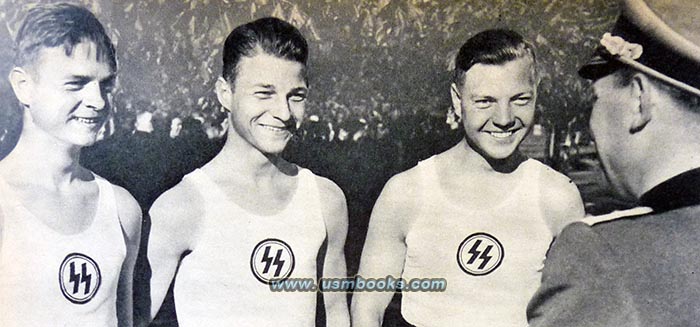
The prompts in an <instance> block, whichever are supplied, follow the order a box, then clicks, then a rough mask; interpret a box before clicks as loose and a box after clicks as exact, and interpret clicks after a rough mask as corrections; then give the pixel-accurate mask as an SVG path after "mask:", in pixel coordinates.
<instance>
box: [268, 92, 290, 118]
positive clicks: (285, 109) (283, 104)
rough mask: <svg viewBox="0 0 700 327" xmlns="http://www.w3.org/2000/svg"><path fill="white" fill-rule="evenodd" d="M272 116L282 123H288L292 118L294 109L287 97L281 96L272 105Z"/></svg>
mask: <svg viewBox="0 0 700 327" xmlns="http://www.w3.org/2000/svg"><path fill="white" fill-rule="evenodd" d="M272 106H274V107H273V108H272V114H273V115H274V116H275V117H276V118H277V119H279V120H281V121H284V122H286V121H288V120H290V119H291V118H292V108H291V107H290V103H289V99H287V97H283V96H279V97H277V99H276V100H275V101H274V103H273V104H272Z"/></svg>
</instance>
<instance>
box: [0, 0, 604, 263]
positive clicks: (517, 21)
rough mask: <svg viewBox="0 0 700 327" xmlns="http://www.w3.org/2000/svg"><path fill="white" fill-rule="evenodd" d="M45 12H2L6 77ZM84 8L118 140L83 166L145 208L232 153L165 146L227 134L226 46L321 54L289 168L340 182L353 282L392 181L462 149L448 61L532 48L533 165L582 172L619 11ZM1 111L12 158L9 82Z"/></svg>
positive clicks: (563, 2) (379, 4) (126, 3)
mask: <svg viewBox="0 0 700 327" xmlns="http://www.w3.org/2000/svg"><path fill="white" fill-rule="evenodd" d="M43 2H52V1H25V0H0V23H1V25H2V26H3V28H0V72H1V73H2V74H5V75H6V74H7V73H8V72H9V69H11V58H12V42H11V39H12V37H13V36H14V33H15V31H16V29H17V27H18V24H19V22H20V21H21V19H22V18H23V15H24V12H25V10H26V9H28V8H30V7H32V6H34V5H36V3H43ZM73 2H76V1H73ZM77 3H81V4H83V5H85V6H86V7H88V8H90V9H91V10H92V11H93V12H95V13H96V15H97V16H98V18H100V20H101V21H102V22H103V23H104V25H105V26H106V27H107V29H108V31H109V32H110V33H111V36H112V40H113V41H114V42H115V43H116V45H117V51H118V55H119V64H120V69H119V82H118V87H117V89H116V91H115V94H114V103H113V108H114V110H115V115H114V124H113V128H111V130H110V131H109V133H111V134H113V135H112V136H111V137H107V138H106V139H105V141H102V142H100V143H99V144H98V145H97V146H96V147H94V148H93V149H87V151H86V152H87V153H88V154H87V155H85V158H84V159H85V160H84V161H85V164H86V165H88V166H89V167H90V168H92V169H94V170H95V171H97V172H98V173H101V174H103V175H105V176H106V177H107V178H109V179H110V180H112V181H113V182H115V183H117V184H121V185H123V186H125V187H127V188H128V189H130V190H131V191H132V193H134V195H135V196H136V197H137V199H138V200H139V202H141V204H142V206H143V207H144V208H145V209H146V208H148V206H149V205H150V203H151V202H152V201H153V200H154V199H155V197H156V196H157V195H158V194H159V193H160V192H162V191H163V190H164V189H166V188H167V187H169V186H171V185H173V184H174V183H176V182H177V180H178V179H179V178H180V177H181V176H182V174H184V173H186V172H187V171H189V170H191V169H193V168H194V167H196V166H198V165H201V164H202V163H204V162H205V161H206V160H207V159H208V158H209V157H211V156H212V155H214V154H215V153H216V149H217V147H218V146H220V144H221V142H222V141H221V140H219V137H218V136H214V137H211V138H206V137H201V135H200V136H199V137H198V138H197V139H196V142H195V141H188V142H184V143H183V144H184V145H183V144H180V145H173V144H170V143H167V142H168V141H167V137H162V135H163V134H167V129H168V128H169V124H170V122H169V120H170V119H171V118H173V117H176V116H177V117H182V118H188V117H189V118H192V117H194V118H197V119H198V121H199V122H200V124H201V127H197V128H205V127H207V126H208V128H209V129H215V128H216V126H220V123H221V121H222V119H223V118H224V115H223V113H222V112H221V110H220V108H219V106H218V104H217V102H216V98H215V96H214V92H213V87H214V81H215V80H216V78H217V77H218V75H219V74H220V61H221V47H222V43H223V40H224V39H225V37H226V35H227V34H228V33H229V32H230V31H231V30H232V29H233V28H234V27H235V26H237V25H239V24H241V23H244V22H247V21H250V20H252V19H255V18H259V17H264V16H277V17H280V18H283V19H286V20H288V21H290V22H291V23H293V24H294V25H296V26H298V27H299V28H300V29H301V31H302V33H303V34H304V35H305V36H306V37H307V39H308V41H309V44H310V47H311V49H310V52H311V57H310V63H309V71H310V85H311V89H312V93H311V96H310V100H309V101H310V102H309V104H308V106H307V108H308V111H307V120H306V121H305V124H304V126H303V130H302V132H300V133H299V136H298V138H296V139H295V141H294V142H293V143H292V144H291V146H290V147H289V149H288V151H286V153H285V155H286V156H287V157H288V158H290V160H293V161H295V162H297V163H299V164H301V165H303V166H306V167H309V168H311V169H312V170H314V171H315V172H317V173H319V174H321V175H324V176H327V177H330V178H331V179H332V180H334V181H336V183H338V184H339V185H340V186H341V188H342V189H343V190H344V191H345V193H346V196H347V199H348V206H349V209H350V219H351V222H350V224H351V225H350V232H349V235H348V243H347V244H348V245H347V248H346V250H347V253H348V268H349V273H350V274H353V273H355V272H356V270H357V266H358V264H359V254H360V250H361V247H362V244H363V242H364V236H365V231H366V226H367V221H368V219H369V213H370V210H371V207H372V205H373V203H374V201H375V199H376V197H377V196H378V194H379V192H380V190H381V188H382V186H383V185H384V183H385V182H386V180H387V179H388V178H389V177H390V176H392V175H393V174H395V173H397V172H399V171H401V170H404V169H406V168H408V167H410V166H412V165H414V164H415V163H416V162H417V161H418V160H420V159H423V158H426V157H428V156H430V155H432V154H435V153H438V152H439V151H441V150H443V149H446V148H447V147H449V146H451V145H452V144H454V142H456V140H458V139H459V138H460V137H461V135H460V132H459V131H458V130H457V131H455V130H452V129H451V128H450V126H449V125H448V124H446V123H445V119H446V113H447V109H448V107H449V92H448V90H449V88H448V86H449V82H450V78H451V74H450V70H451V67H450V62H451V61H452V58H453V56H454V55H455V54H456V51H457V50H458V48H459V46H460V45H461V44H462V43H463V42H464V41H465V40H466V39H468V38H469V37H470V36H472V35H473V34H475V33H477V32H479V31H481V30H483V29H487V28H494V27H505V28H511V29H515V30H517V31H519V32H520V33H521V34H523V35H524V36H525V37H526V38H527V39H528V40H530V41H531V42H532V43H533V44H534V45H535V47H536V49H537V52H538V56H539V60H540V68H541V72H542V75H543V81H542V84H541V86H540V96H539V99H538V109H539V111H540V112H541V115H540V124H541V125H542V127H543V131H544V133H543V136H541V137H539V138H533V139H534V140H536V141H533V142H531V143H532V144H531V145H530V146H529V149H530V153H531V155H534V156H536V157H539V158H541V159H543V160H545V161H547V162H548V163H550V164H552V165H554V166H555V167H557V168H560V169H567V168H568V169H572V167H571V165H567V163H568V162H566V160H567V158H568V153H567V152H566V151H562V147H565V146H567V142H569V141H570V140H569V139H568V138H570V137H571V135H573V133H575V132H578V133H579V134H580V135H579V136H581V135H583V136H582V138H581V139H582V140H583V141H581V142H583V144H584V145H585V144H586V140H587V138H586V135H587V131H586V123H585V122H586V121H587V118H586V113H585V112H586V110H585V109H586V108H588V107H589V106H590V97H589V96H588V94H587V93H586V86H587V85H586V82H585V81H583V80H582V79H580V78H578V77H577V76H576V74H575V71H576V67H578V66H579V65H580V64H582V63H583V61H585V60H586V59H587V57H588V55H589V54H590V53H591V50H592V48H593V47H594V46H595V44H596V43H597V39H598V37H600V36H601V35H602V34H603V32H604V30H605V29H606V28H608V27H609V26H610V24H611V23H612V21H613V20H614V15H615V13H616V10H617V7H616V4H615V2H614V1H610V0H608V1H606V0H462V1H440V0H402V1H399V0H375V1H370V0H308V1H301V0H297V1H292V0H252V1H251V0H245V1H244V0H220V1H215V0H147V1H137V0H115V1H106V0H82V1H77ZM0 105H1V106H2V110H0V142H1V143H0V148H1V149H0V150H1V151H0V156H2V154H3V153H6V152H7V151H9V150H10V149H11V148H12V145H13V142H14V140H15V139H16V136H17V128H16V127H17V124H18V122H19V115H18V112H19V111H18V108H17V105H16V100H15V99H14V96H13V95H12V93H11V90H10V88H9V85H8V83H7V81H6V79H1V80H0ZM145 111H147V112H150V113H152V114H153V117H154V118H153V120H154V127H155V129H156V130H155V131H154V133H153V134H154V135H161V137H160V138H158V137H152V138H151V139H148V138H147V137H146V138H142V137H134V136H130V135H134V134H131V133H132V131H133V129H134V126H133V123H134V120H135V117H136V115H137V114H138V113H141V112H145ZM198 126H199V125H198ZM199 132H201V130H200V131H199ZM200 134H201V133H200ZM187 135H189V134H185V136H181V138H185V137H186V136H187ZM579 141H580V140H579ZM577 142H578V141H577ZM569 145H570V144H569ZM183 149H184V150H183ZM565 150H566V149H565ZM584 152H585V151H584ZM589 152H590V151H589ZM589 154H590V153H589ZM160 176H164V177H160ZM587 176H588V175H587ZM596 176H597V175H596ZM596 178H598V177H588V179H589V180H588V181H586V180H584V181H583V182H581V183H582V184H580V185H579V186H583V187H586V185H587V184H586V183H589V184H590V185H599V184H596V183H594V182H591V181H590V180H591V179H592V180H597V179H596ZM597 189H598V190H600V188H597ZM593 193H595V192H593ZM595 196H601V195H600V194H598V195H595V194H593V195H588V196H587V197H588V199H587V200H589V202H590V201H591V199H593V198H594V197H595ZM593 202H595V201H593ZM590 204H591V203H589V207H591V206H590ZM591 208H592V207H591Z"/></svg>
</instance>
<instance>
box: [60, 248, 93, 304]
mask: <svg viewBox="0 0 700 327" xmlns="http://www.w3.org/2000/svg"><path fill="white" fill-rule="evenodd" d="M58 283H59V285H60V286H61V293H63V296H64V297H65V298H66V299H68V301H71V302H73V303H75V304H85V303H88V302H90V300H92V298H94V297H95V294H97V290H99V288H100V284H102V275H101V274H100V267H99V266H98V265H97V262H95V260H92V258H90V257H88V256H87V255H84V254H82V253H71V254H69V255H67V256H66V258H65V259H63V263H61V267H60V268H59V270H58Z"/></svg>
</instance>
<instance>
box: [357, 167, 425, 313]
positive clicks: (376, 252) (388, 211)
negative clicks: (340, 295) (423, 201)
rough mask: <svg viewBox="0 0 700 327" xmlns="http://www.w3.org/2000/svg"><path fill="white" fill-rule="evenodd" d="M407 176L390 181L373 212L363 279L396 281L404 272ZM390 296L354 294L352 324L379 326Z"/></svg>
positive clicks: (407, 210) (409, 188)
mask: <svg viewBox="0 0 700 327" xmlns="http://www.w3.org/2000/svg"><path fill="white" fill-rule="evenodd" d="M404 174H405V173H404ZM402 175H403V174H402ZM406 177H408V176H405V175H404V176H401V175H399V176H396V177H394V178H392V179H391V180H390V181H389V183H387V185H386V186H385V187H384V190H383V191H382V194H381V195H380V196H379V199H378V200H377V203H376V204H375V206H374V209H373V210H372V216H371V218H370V224H369V229H368V231H367V240H366V241H365V245H364V248H363V250H362V259H361V261H360V270H359V273H358V274H359V275H360V276H362V277H363V278H384V277H386V276H393V277H396V278H398V277H399V276H400V275H401V273H402V272H403V265H404V261H405V257H406V243H405V237H406V232H407V230H408V227H409V226H408V225H409V223H410V221H411V219H409V218H407V217H410V215H411V209H410V203H409V202H410V200H408V201H407V199H409V198H410V193H411V189H412V188H413V187H414V186H413V185H412V184H414V183H411V182H410V178H406ZM393 295H394V293H393V292H355V293H354V294H353V298H352V325H353V326H360V327H365V326H381V324H382V320H383V317H384V311H385V310H386V307H387V306H388V305H389V302H390V301H391V298H392V297H393Z"/></svg>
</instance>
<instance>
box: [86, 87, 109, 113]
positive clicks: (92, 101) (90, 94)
mask: <svg viewBox="0 0 700 327" xmlns="http://www.w3.org/2000/svg"><path fill="white" fill-rule="evenodd" d="M106 97H107V92H105V91H104V90H103V89H102V87H101V85H100V83H97V82H92V83H88V84H86V85H85V87H84V89H83V103H84V104H85V106H87V107H88V108H91V109H93V110H98V111H99V110H102V109H104V108H105V105H106V102H107V101H106Z"/></svg>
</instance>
